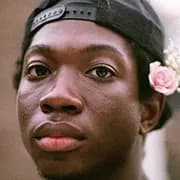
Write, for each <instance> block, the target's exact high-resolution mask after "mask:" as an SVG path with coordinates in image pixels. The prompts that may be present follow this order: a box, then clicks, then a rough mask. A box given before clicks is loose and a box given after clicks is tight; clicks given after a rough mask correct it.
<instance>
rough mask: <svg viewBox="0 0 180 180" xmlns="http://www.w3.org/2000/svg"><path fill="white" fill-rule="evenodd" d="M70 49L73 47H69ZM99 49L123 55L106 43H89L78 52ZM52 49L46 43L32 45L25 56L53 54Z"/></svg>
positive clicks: (89, 51)
mask: <svg viewBox="0 0 180 180" xmlns="http://www.w3.org/2000/svg"><path fill="white" fill-rule="evenodd" d="M69 49H70V50H71V49H72V50H73V49H75V48H69ZM100 51H106V52H112V53H115V54H117V55H118V56H121V57H123V55H122V53H121V52H120V51H119V50H118V49H117V48H115V47H113V46H111V45H108V44H90V45H88V46H87V47H83V48H81V49H80V52H84V53H96V52H100ZM53 52H54V50H53V48H52V47H50V46H49V45H46V44H39V45H33V46H31V47H30V48H29V50H28V51H27V53H26V55H25V57H26V58H27V57H28V56H30V55H31V54H33V53H41V54H53Z"/></svg>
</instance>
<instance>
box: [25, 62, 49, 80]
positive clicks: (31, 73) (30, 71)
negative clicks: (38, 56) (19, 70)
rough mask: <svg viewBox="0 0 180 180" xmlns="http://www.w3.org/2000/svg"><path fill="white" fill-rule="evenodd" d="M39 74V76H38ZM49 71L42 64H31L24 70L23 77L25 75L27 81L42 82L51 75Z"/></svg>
mask: <svg viewBox="0 0 180 180" xmlns="http://www.w3.org/2000/svg"><path fill="white" fill-rule="evenodd" d="M39 73H40V74H39ZM51 73H52V72H51V70H50V69H49V68H48V67H47V65H44V64H42V63H33V64H32V65H28V66H27V68H26V70H25V75H27V77H28V79H29V80H32V81H33V80H42V79H44V78H46V77H48V75H49V74H51Z"/></svg>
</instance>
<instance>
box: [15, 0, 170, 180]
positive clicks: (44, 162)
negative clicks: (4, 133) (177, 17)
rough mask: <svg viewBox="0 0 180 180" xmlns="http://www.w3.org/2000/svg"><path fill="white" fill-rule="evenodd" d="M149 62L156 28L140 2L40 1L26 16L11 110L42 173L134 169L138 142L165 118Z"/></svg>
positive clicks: (155, 51)
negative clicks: (152, 83) (14, 105)
mask: <svg viewBox="0 0 180 180" xmlns="http://www.w3.org/2000/svg"><path fill="white" fill-rule="evenodd" d="M157 60H158V61H160V62H162V61H163V32H162V27H161V25H160V23H159V20H158V18H157V16H156V15H155V13H154V11H153V10H152V8H151V7H150V6H149V4H148V3H147V2H145V1H138V0H137V1H130V0H129V1H120V0H119V1H117V0H112V1H95V0H81V1H80V0H79V1H76V0H63V1H57V0H54V1H44V2H43V3H42V4H41V5H40V7H38V8H37V9H36V10H35V11H34V12H33V13H32V14H31V16H30V18H29V20H28V22H27V26H26V33H25V37H24V43H23V47H22V55H21V58H20V63H19V65H20V66H19V67H20V69H18V70H17V76H16V78H15V79H16V87H17V89H18V95H17V108H18V117H19V120H20V126H21V130H22V137H23V141H24V144H25V147H26V148H27V150H28V152H29V153H30V154H31V156H32V158H33V159H34V161H35V162H36V164H37V167H38V168H39V170H40V172H41V173H42V174H43V176H45V177H48V178H54V179H56V178H60V177H63V178H64V179H65V178H67V179H68V178H70V177H71V179H75V178H77V179H80V177H82V179H87V177H88V178H89V179H90V178H91V179H96V178H98V177H99V179H100V178H102V179H104V177H107V179H108V177H109V178H111V179H117V177H119V178H120V177H121V178H122V179H127V177H128V178H129V177H130V176H129V174H128V173H127V172H128V170H129V169H133V172H134V173H135V172H136V171H138V170H137V169H138V168H137V167H136V165H135V164H136V163H137V162H138V161H139V160H138V159H139V156H140V155H139V152H140V145H141V140H142V137H143V136H144V134H145V133H146V132H149V131H151V130H153V129H155V128H159V127H161V126H162V125H163V124H164V122H165V121H166V120H167V118H168V116H169V113H167V114H165V113H164V112H165V111H163V109H164V106H165V108H166V107H167V106H166V105H165V97H164V96H163V95H162V94H159V93H156V92H154V91H153V90H152V89H151V87H150V85H149V82H148V74H149V63H150V62H152V61H157ZM19 77H20V78H19ZM166 112H169V111H166ZM139 167H140V165H139ZM126 169H127V171H126ZM135 169H136V171H135ZM105 172H106V173H105ZM112 172H114V175H111V173H112ZM137 174H138V172H136V173H135V176H136V179H138V175H137Z"/></svg>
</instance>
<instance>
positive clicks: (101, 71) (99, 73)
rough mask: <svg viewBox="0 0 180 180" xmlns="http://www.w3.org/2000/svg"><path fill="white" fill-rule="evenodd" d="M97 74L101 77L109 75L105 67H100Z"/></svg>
mask: <svg viewBox="0 0 180 180" xmlns="http://www.w3.org/2000/svg"><path fill="white" fill-rule="evenodd" d="M97 75H98V76H99V77H105V76H106V75H107V70H106V69H104V68H98V69H97Z"/></svg>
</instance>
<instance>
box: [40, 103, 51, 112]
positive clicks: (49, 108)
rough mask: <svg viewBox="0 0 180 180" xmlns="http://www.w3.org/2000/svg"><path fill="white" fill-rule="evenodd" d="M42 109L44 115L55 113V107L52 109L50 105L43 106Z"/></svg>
mask: <svg viewBox="0 0 180 180" xmlns="http://www.w3.org/2000/svg"><path fill="white" fill-rule="evenodd" d="M41 109H42V111H43V112H44V113H51V112H52V111H53V107H51V106H50V105H48V104H43V105H42V106H41Z"/></svg>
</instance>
